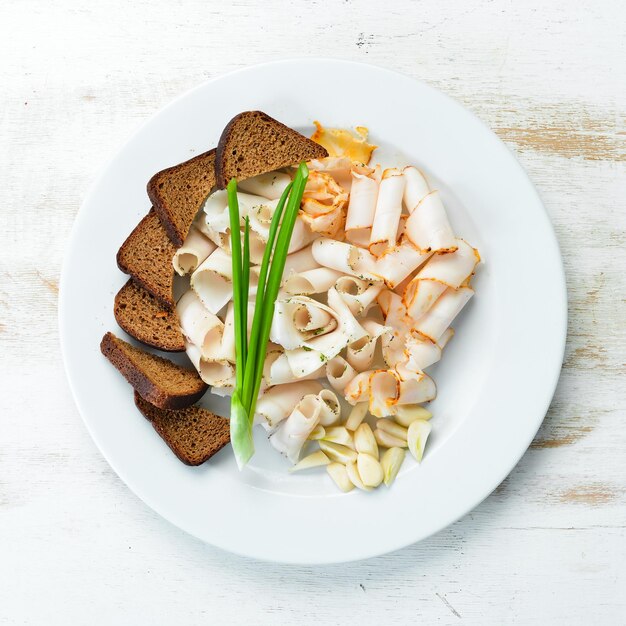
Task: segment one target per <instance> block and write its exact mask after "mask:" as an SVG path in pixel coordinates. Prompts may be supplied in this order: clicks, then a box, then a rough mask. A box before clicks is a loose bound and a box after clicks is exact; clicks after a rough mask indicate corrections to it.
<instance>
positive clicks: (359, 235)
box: [346, 228, 372, 251]
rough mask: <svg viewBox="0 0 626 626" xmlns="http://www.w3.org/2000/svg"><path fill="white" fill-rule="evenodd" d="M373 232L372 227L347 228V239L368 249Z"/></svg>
mask: <svg viewBox="0 0 626 626" xmlns="http://www.w3.org/2000/svg"><path fill="white" fill-rule="evenodd" d="M371 234H372V229H371V228H356V229H354V230H347V231H346V240H347V241H348V242H349V243H351V244H352V245H354V246H358V247H359V248H363V249H365V250H368V248H369V245H370V237H371ZM368 251H369V250H368Z"/></svg>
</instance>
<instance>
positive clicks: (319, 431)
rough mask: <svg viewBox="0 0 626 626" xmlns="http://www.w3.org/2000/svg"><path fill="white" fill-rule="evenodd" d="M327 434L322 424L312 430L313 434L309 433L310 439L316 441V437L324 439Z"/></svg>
mask: <svg viewBox="0 0 626 626" xmlns="http://www.w3.org/2000/svg"><path fill="white" fill-rule="evenodd" d="M325 434H326V429H325V428H324V427H323V426H322V425H321V424H318V425H317V426H316V427H315V428H314V429H313V430H312V431H311V434H310V435H309V439H310V440H311V441H315V440H316V439H323V437H324V435H325Z"/></svg>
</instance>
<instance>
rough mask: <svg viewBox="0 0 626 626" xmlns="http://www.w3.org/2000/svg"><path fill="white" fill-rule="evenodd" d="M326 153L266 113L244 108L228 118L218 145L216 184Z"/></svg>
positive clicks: (220, 186)
mask: <svg viewBox="0 0 626 626" xmlns="http://www.w3.org/2000/svg"><path fill="white" fill-rule="evenodd" d="M327 156H328V152H326V148H324V147H322V146H320V145H319V144H318V143H315V142H314V141H311V140H310V139H309V138H308V137H305V136H304V135H301V134H300V133H299V132H297V131H295V130H293V129H292V128H289V127H288V126H285V125H284V124H281V123H280V122H278V121H277V120H275V119H274V118H272V117H270V116H269V115H267V114H266V113H263V112H262V111H245V112H244V113H240V114H239V115H236V116H235V117H233V119H232V120H230V122H229V123H228V124H227V126H226V128H225V129H224V131H223V132H222V136H221V137H220V141H219V143H218V145H217V153H216V155H215V175H216V178H217V186H218V187H219V188H221V189H223V188H224V187H226V185H227V184H228V181H229V180H230V179H231V178H236V179H237V180H245V179H246V178H252V177H253V176H257V175H259V174H264V173H265V172H271V171H273V170H277V169H280V168H281V167H286V166H288V165H296V164H298V163H300V161H311V160H312V159H321V158H323V157H327Z"/></svg>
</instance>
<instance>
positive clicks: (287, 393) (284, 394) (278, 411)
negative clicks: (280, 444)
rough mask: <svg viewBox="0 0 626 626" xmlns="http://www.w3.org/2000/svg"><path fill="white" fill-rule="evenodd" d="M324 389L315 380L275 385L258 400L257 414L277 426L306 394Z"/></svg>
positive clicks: (313, 393)
mask: <svg viewBox="0 0 626 626" xmlns="http://www.w3.org/2000/svg"><path fill="white" fill-rule="evenodd" d="M322 389H323V387H322V385H320V383H318V382H317V381H315V380H302V381H298V382H294V383H287V384H285V385H274V386H273V387H270V388H269V389H267V390H266V391H265V393H263V395H262V396H260V397H259V399H258V400H257V403H256V414H257V415H258V416H260V417H262V418H263V419H264V420H265V421H266V422H267V424H268V426H269V427H270V428H275V427H276V426H278V424H279V423H280V422H282V421H283V420H284V419H287V417H288V416H289V415H290V414H291V413H292V411H293V410H294V409H295V408H296V405H297V404H298V402H300V400H301V399H302V398H303V397H304V396H306V395H311V394H312V395H317V394H319V392H320V391H322Z"/></svg>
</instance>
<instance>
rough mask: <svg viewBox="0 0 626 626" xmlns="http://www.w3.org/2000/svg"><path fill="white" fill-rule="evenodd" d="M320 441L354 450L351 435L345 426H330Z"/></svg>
mask: <svg viewBox="0 0 626 626" xmlns="http://www.w3.org/2000/svg"><path fill="white" fill-rule="evenodd" d="M322 439H323V440H324V441H331V442H332V443H340V444H341V445H342V446H347V447H348V448H351V449H352V450H354V442H353V441H352V435H351V434H350V433H349V432H348V429H347V428H346V427H345V426H331V427H330V428H327V429H326V433H325V435H324V436H323V437H322Z"/></svg>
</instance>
